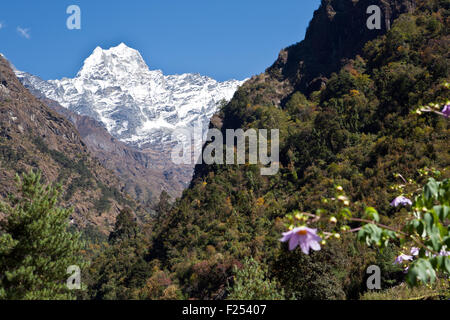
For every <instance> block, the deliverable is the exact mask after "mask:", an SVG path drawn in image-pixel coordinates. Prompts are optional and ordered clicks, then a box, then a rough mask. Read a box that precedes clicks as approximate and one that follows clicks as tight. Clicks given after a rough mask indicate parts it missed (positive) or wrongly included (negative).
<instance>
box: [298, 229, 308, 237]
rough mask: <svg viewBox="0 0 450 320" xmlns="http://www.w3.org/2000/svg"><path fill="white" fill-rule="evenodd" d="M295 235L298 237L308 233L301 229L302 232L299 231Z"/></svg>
mask: <svg viewBox="0 0 450 320" xmlns="http://www.w3.org/2000/svg"><path fill="white" fill-rule="evenodd" d="M297 234H298V235H300V236H306V235H307V234H308V231H306V230H304V229H303V230H300V231H299V232H297Z"/></svg>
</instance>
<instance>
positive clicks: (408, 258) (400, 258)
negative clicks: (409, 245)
mask: <svg viewBox="0 0 450 320" xmlns="http://www.w3.org/2000/svg"><path fill="white" fill-rule="evenodd" d="M412 259H413V256H409V255H407V254H403V253H402V254H401V255H399V256H398V257H397V258H395V262H394V264H401V263H402V262H403V261H412Z"/></svg>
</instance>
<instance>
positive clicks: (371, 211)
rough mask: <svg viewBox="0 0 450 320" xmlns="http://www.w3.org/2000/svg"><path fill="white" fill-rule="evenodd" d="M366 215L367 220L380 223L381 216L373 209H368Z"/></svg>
mask: <svg viewBox="0 0 450 320" xmlns="http://www.w3.org/2000/svg"><path fill="white" fill-rule="evenodd" d="M365 215H366V216H367V218H369V219H371V220H375V221H376V222H380V215H379V214H378V211H377V210H376V209H375V208H373V207H367V208H366V211H365Z"/></svg>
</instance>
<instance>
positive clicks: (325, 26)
mask: <svg viewBox="0 0 450 320" xmlns="http://www.w3.org/2000/svg"><path fill="white" fill-rule="evenodd" d="M371 5H377V6H379V7H380V9H381V21H382V23H381V29H380V30H377V29H373V30H370V29H369V28H367V19H368V18H369V16H370V14H367V8H368V7H369V6H371ZM415 7H416V0H322V3H321V6H320V7H319V9H317V10H316V11H315V12H314V17H313V19H312V21H311V22H310V24H309V27H308V29H307V32H306V35H305V39H304V40H303V41H301V42H299V43H297V44H295V45H292V46H290V47H288V48H285V49H283V50H281V52H280V54H279V57H278V59H277V60H276V61H275V63H274V64H273V65H272V66H271V67H269V68H268V69H267V70H266V72H265V73H263V74H261V75H259V76H256V77H254V78H252V79H251V80H250V81H249V82H248V83H247V84H246V87H248V88H250V87H253V88H252V89H248V90H247V95H248V96H249V97H250V98H252V99H253V100H254V101H255V99H256V101H255V103H258V102H260V101H258V97H262V96H264V99H263V100H264V101H261V102H264V103H266V104H273V105H280V104H283V102H284V101H285V99H286V98H287V97H289V95H290V94H291V93H292V92H294V91H300V92H302V93H304V94H307V95H308V94H310V93H311V92H313V91H316V90H319V89H320V88H321V87H322V86H323V85H324V84H325V83H326V81H327V78H328V77H329V76H330V75H331V73H333V72H336V71H338V70H339V69H340V68H341V67H342V66H343V65H344V64H345V63H346V61H347V60H348V59H351V58H354V57H355V56H356V55H357V54H359V53H360V52H361V51H362V49H363V47H364V44H365V43H367V42H368V41H370V40H372V39H374V38H376V37H378V36H380V35H382V34H384V33H385V32H386V31H387V30H388V29H389V28H390V26H391V23H392V22H393V21H394V19H396V18H397V17H398V16H399V15H400V14H402V13H406V12H411V11H412V10H414V8H415ZM254 87H260V88H261V87H270V88H271V92H266V91H264V92H263V91H262V90H260V89H259V90H257V89H255V88H254Z"/></svg>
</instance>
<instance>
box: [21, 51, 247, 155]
mask: <svg viewBox="0 0 450 320" xmlns="http://www.w3.org/2000/svg"><path fill="white" fill-rule="evenodd" d="M16 75H17V77H18V78H19V79H20V80H21V81H22V83H26V84H27V85H28V87H30V88H32V89H34V90H35V91H37V92H40V93H42V95H43V96H45V97H47V98H49V99H52V100H55V101H57V102H58V103H59V104H60V105H62V106H63V107H65V108H67V109H69V110H71V111H73V112H76V113H78V114H81V115H86V116H89V117H92V118H94V119H96V120H97V121H100V122H101V123H102V124H103V125H104V127H105V128H106V129H107V130H108V131H109V133H110V134H111V135H112V136H114V137H115V138H117V139H119V140H121V141H123V142H125V143H128V144H130V145H133V146H136V147H139V148H146V147H156V148H161V149H164V148H165V144H166V143H170V139H171V133H172V132H173V130H174V129H177V128H186V129H189V130H193V127H194V125H195V124H197V123H198V122H201V123H202V124H203V126H204V129H205V130H206V129H207V127H208V125H209V120H210V118H211V116H212V115H213V114H214V113H215V112H216V111H217V108H218V104H219V102H221V101H222V100H230V99H231V98H232V97H233V95H234V93H235V91H236V90H237V88H238V87H239V86H240V85H241V84H242V83H243V81H237V80H229V81H225V82H218V81H216V80H214V79H212V78H209V77H206V76H202V75H200V74H189V73H188V74H181V75H167V76H166V75H164V74H163V73H162V71H160V70H150V69H149V67H148V66H147V64H146V63H145V61H144V59H143V58H142V56H141V54H140V53H139V51H137V50H135V49H132V48H130V47H128V46H127V45H125V44H124V43H121V44H119V45H118V46H116V47H112V48H109V49H102V48H100V47H97V48H95V50H94V51H93V52H92V54H91V55H90V56H89V57H88V58H87V59H86V60H85V61H84V65H83V67H82V68H81V70H80V71H79V72H78V74H77V76H76V77H75V78H73V79H69V78H63V79H61V80H50V81H44V80H42V79H39V78H38V77H35V76H32V75H30V74H27V73H25V72H20V71H16Z"/></svg>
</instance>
